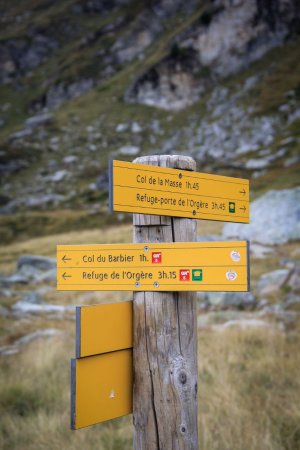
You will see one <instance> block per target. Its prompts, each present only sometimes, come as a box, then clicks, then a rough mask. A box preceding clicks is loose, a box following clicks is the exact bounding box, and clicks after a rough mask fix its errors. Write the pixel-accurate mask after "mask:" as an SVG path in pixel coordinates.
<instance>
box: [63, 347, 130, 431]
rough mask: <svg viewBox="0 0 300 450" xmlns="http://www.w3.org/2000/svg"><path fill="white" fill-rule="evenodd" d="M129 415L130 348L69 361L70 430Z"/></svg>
mask: <svg viewBox="0 0 300 450" xmlns="http://www.w3.org/2000/svg"><path fill="white" fill-rule="evenodd" d="M131 412H132V349H127V350H120V351H116V352H111V353H105V354H103V355H96V356H88V357H86V358H79V359H72V360H71V428H72V429H74V430H76V429H78V428H82V427H88V426H89V425H93V424H96V423H99V422H103V421H106V420H110V419H114V418H116V417H120V416H124V415H126V414H130V413H131Z"/></svg>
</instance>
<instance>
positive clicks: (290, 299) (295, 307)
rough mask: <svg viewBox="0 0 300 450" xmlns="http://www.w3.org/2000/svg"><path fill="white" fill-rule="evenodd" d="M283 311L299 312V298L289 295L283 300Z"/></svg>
mask: <svg viewBox="0 0 300 450" xmlns="http://www.w3.org/2000/svg"><path fill="white" fill-rule="evenodd" d="M284 309H286V310H292V311H299V312H300V296H299V295H295V294H290V295H288V296H287V297H286V298H285V301H284Z"/></svg>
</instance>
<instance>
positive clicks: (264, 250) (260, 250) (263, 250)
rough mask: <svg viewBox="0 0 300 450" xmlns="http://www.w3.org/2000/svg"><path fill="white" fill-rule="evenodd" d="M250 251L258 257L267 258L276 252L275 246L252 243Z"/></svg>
mask: <svg viewBox="0 0 300 450" xmlns="http://www.w3.org/2000/svg"><path fill="white" fill-rule="evenodd" d="M250 253H251V254H252V255H253V256H254V257H255V258H258V259H262V258H266V257H267V256H270V255H272V254H273V253H274V248H273V247H267V246H266V245H261V244H256V243H254V242H253V243H251V245H250Z"/></svg>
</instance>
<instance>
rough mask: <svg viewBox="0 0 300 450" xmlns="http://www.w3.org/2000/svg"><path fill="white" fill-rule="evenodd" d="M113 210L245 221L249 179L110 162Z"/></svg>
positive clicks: (247, 218)
mask: <svg viewBox="0 0 300 450" xmlns="http://www.w3.org/2000/svg"><path fill="white" fill-rule="evenodd" d="M109 191H110V208H111V210H114V211H124V212H133V213H141V214H157V215H162V216H177V217H191V218H196V219H210V220H219V221H223V222H243V223H249V181H248V180H245V179H242V178H233V177H224V176H220V175H211V174H205V173H197V172H191V171H186V170H177V169H169V168H165V167H157V166H149V165H144V164H134V163H129V162H124V161H111V162H110V190H109Z"/></svg>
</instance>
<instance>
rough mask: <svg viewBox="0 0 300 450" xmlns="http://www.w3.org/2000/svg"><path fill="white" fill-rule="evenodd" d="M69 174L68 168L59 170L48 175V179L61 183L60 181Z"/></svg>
mask: <svg viewBox="0 0 300 450" xmlns="http://www.w3.org/2000/svg"><path fill="white" fill-rule="evenodd" d="M68 175H69V172H68V171H67V170H58V171H57V172H55V173H54V174H53V175H52V176H50V177H48V179H49V181H52V182H54V183H59V182H60V181H62V180H64V179H65V178H66V177H67V176H68Z"/></svg>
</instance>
